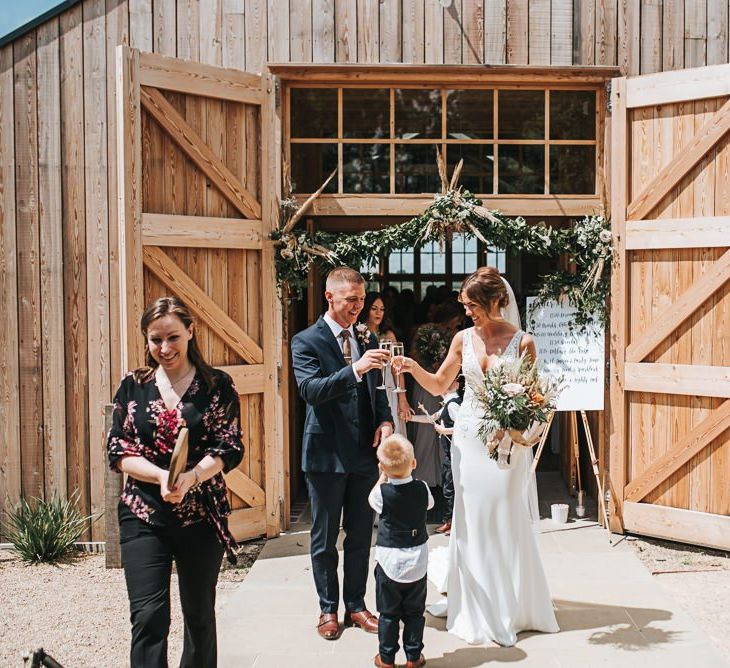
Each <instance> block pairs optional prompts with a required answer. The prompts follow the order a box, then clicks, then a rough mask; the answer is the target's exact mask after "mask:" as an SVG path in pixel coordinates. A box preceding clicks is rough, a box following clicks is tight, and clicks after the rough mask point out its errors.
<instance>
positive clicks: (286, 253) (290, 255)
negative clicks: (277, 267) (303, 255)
mask: <svg viewBox="0 0 730 668" xmlns="http://www.w3.org/2000/svg"><path fill="white" fill-rule="evenodd" d="M281 257H282V258H283V259H285V260H293V259H294V253H293V252H292V251H290V250H289V249H288V248H282V249H281Z"/></svg>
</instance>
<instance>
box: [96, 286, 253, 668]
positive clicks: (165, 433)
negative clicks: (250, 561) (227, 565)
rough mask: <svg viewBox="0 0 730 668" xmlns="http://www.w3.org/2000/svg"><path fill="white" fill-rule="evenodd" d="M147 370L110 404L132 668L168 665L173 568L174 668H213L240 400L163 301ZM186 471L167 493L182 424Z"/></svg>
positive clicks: (150, 327) (153, 314)
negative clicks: (178, 647)
mask: <svg viewBox="0 0 730 668" xmlns="http://www.w3.org/2000/svg"><path fill="white" fill-rule="evenodd" d="M141 329H142V334H143V335H144V337H145V344H146V364H147V366H146V367H144V368H141V369H137V370H136V371H135V372H134V373H130V374H129V375H127V376H126V377H125V378H124V380H122V383H121V385H120V387H119V390H118V391H117V394H116V397H115V399H114V419H113V424H112V428H111V430H110V431H109V434H108V437H107V450H108V455H109V464H110V466H111V467H112V468H113V469H116V470H118V471H122V472H124V473H126V474H127V476H128V477H127V483H126V486H125V488H124V491H123V492H122V495H121V499H120V502H119V535H120V542H121V548H122V563H123V565H124V574H125V578H126V582H127V591H128V594H129V604H130V612H131V622H132V647H131V652H130V664H131V666H132V668H140V667H142V666H144V668H163V667H166V666H167V665H168V664H167V636H168V632H169V628H170V574H171V571H172V563H173V561H174V562H175V566H176V569H177V574H178V579H179V589H180V602H181V604H182V612H183V619H184V624H185V638H184V644H183V654H182V659H181V661H180V666H181V667H183V668H194V667H195V668H199V667H202V666H206V667H207V666H215V665H217V658H216V657H217V648H216V625H215V588H216V583H217V580H218V572H219V570H220V566H221V561H222V559H223V554H224V552H226V553H227V554H228V558H229V560H230V561H233V562H235V552H234V550H235V547H236V544H235V541H234V539H233V537H232V536H231V534H230V532H229V530H228V523H227V519H226V518H227V516H228V515H229V513H230V506H229V504H228V499H227V496H226V483H225V481H224V479H223V473H224V472H227V471H230V470H231V469H233V468H235V467H236V466H238V464H239V463H240V462H241V459H242V457H243V445H242V443H241V427H240V404H239V395H238V392H237V391H236V388H235V387H234V385H233V381H232V380H231V378H230V376H228V375H227V374H225V373H224V372H222V371H219V370H217V369H213V368H212V367H211V366H209V365H208V364H207V363H206V362H205V360H204V359H203V357H202V355H201V353H200V351H199V349H198V346H197V343H196V340H195V332H194V329H193V321H192V317H191V315H190V312H189V311H188V309H187V307H186V306H185V305H184V304H183V303H182V302H181V301H180V300H179V299H176V298H174V297H162V298H160V299H158V300H157V301H156V302H154V303H153V304H152V305H151V306H150V307H149V308H148V309H147V310H146V311H145V312H144V314H143V315H142V321H141ZM183 426H185V427H187V429H188V430H189V441H188V442H189V446H188V447H189V451H188V460H187V464H186V467H185V471H184V472H183V473H181V474H180V476H179V477H178V479H177V481H176V483H175V485H174V487H173V488H172V489H168V486H167V479H168V469H169V467H170V460H171V457H172V451H173V449H174V447H175V442H176V440H177V436H178V433H179V431H180V428H181V427H183Z"/></svg>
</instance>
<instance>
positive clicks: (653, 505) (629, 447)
mask: <svg viewBox="0 0 730 668" xmlns="http://www.w3.org/2000/svg"><path fill="white" fill-rule="evenodd" d="M611 99H612V128H611V130H612V139H611V147H612V148H611V164H612V168H611V169H612V179H611V216H612V226H613V229H614V240H615V242H616V264H615V267H614V274H613V285H612V314H611V330H612V346H611V347H612V350H611V357H612V359H611V362H612V371H611V418H612V420H611V421H612V435H611V462H610V468H611V479H612V482H613V486H614V490H615V491H614V494H615V495H616V496H617V497H618V498H617V499H616V501H617V504H616V505H617V508H616V511H617V517H618V518H621V519H622V521H623V526H624V528H625V529H626V530H627V531H632V532H636V533H639V534H646V535H652V536H658V537H663V538H669V539H672V540H678V541H684V542H689V543H695V544H702V545H707V546H712V547H717V548H722V549H725V550H727V549H730V400H729V398H730V250H729V247H730V132H729V131H730V65H719V66H713V67H706V68H699V69H692V70H685V71H679V72H669V73H662V74H654V75H649V76H642V77H634V78H629V79H625V78H623V79H616V80H614V82H613V90H612V94H611Z"/></svg>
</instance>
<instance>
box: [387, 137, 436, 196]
mask: <svg viewBox="0 0 730 668" xmlns="http://www.w3.org/2000/svg"><path fill="white" fill-rule="evenodd" d="M395 191H396V192H397V193H435V192H441V180H440V179H439V173H438V166H437V164H436V147H435V146H433V145H432V144H396V145H395Z"/></svg>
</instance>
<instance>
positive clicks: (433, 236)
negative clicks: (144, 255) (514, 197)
mask: <svg viewBox="0 0 730 668" xmlns="http://www.w3.org/2000/svg"><path fill="white" fill-rule="evenodd" d="M455 233H461V234H464V235H466V236H467V237H476V238H478V239H480V240H481V241H483V242H484V243H486V244H487V245H488V246H490V247H493V248H500V249H504V250H506V251H508V252H510V253H514V254H516V253H528V254H531V255H538V256H542V257H560V256H561V255H563V254H567V255H568V258H569V261H570V262H574V263H575V265H576V269H577V273H575V274H570V273H568V272H562V271H557V272H554V273H552V274H548V275H547V276H544V277H543V278H542V280H541V282H542V284H543V285H542V288H541V289H540V291H539V293H538V295H537V300H536V304H538V305H539V304H544V303H545V302H547V301H550V300H553V299H558V298H560V297H561V296H563V295H564V296H566V297H567V298H568V301H569V303H570V304H571V305H572V306H575V308H576V310H577V314H576V316H575V319H574V323H573V324H574V325H575V326H576V327H579V328H580V329H585V328H586V326H587V325H589V324H591V323H592V322H593V320H594V319H595V318H596V317H597V318H598V319H599V321H600V322H601V323H602V324H605V323H606V321H607V316H606V300H607V297H608V290H609V270H610V258H611V233H610V229H609V225H608V223H607V221H606V220H605V218H603V217H602V216H586V217H584V218H582V219H580V220H577V221H574V223H573V225H572V226H571V227H570V228H568V229H556V228H554V227H551V226H550V225H547V224H545V223H544V222H538V223H528V222H527V221H526V220H525V219H524V218H523V217H522V216H517V217H514V218H512V217H509V216H505V215H504V214H502V213H500V212H499V211H490V210H488V209H486V208H484V207H483V206H482V202H481V200H480V199H478V198H477V197H475V196H474V195H473V194H472V193H470V192H469V191H468V190H463V189H461V188H457V189H452V190H449V191H448V192H447V193H445V194H443V195H435V197H434V201H433V203H432V204H431V205H429V207H428V208H427V209H426V210H425V211H424V212H423V213H422V214H421V215H420V216H416V217H414V218H411V219H410V220H408V221H405V222H404V223H401V224H399V225H389V226H387V227H383V228H382V229H380V230H369V231H366V232H357V233H352V234H348V233H342V232H339V233H332V232H323V231H319V230H317V231H315V232H312V233H309V232H303V231H291V232H286V233H285V232H283V231H282V230H280V231H275V232H274V233H272V235H271V237H272V239H273V240H274V241H275V242H276V244H277V246H276V247H277V252H276V271H277V280H278V284H279V287H280V288H283V287H286V288H287V290H288V292H289V294H292V295H294V296H299V295H300V294H301V291H302V289H303V288H304V287H305V286H306V282H307V272H308V270H309V268H310V267H311V266H312V265H313V264H314V265H316V266H317V267H319V268H320V269H322V270H323V271H324V272H325V273H327V272H328V271H329V270H330V269H331V268H332V267H334V266H337V265H346V266H349V267H356V268H357V267H361V266H367V265H372V264H377V261H378V259H379V257H380V256H381V255H383V254H385V255H387V254H388V253H391V252H392V251H397V250H403V249H407V248H413V247H415V246H417V245H419V244H424V243H428V242H437V243H439V244H441V245H442V246H443V244H444V243H445V241H446V239H448V237H449V236H450V235H452V234H455Z"/></svg>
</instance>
